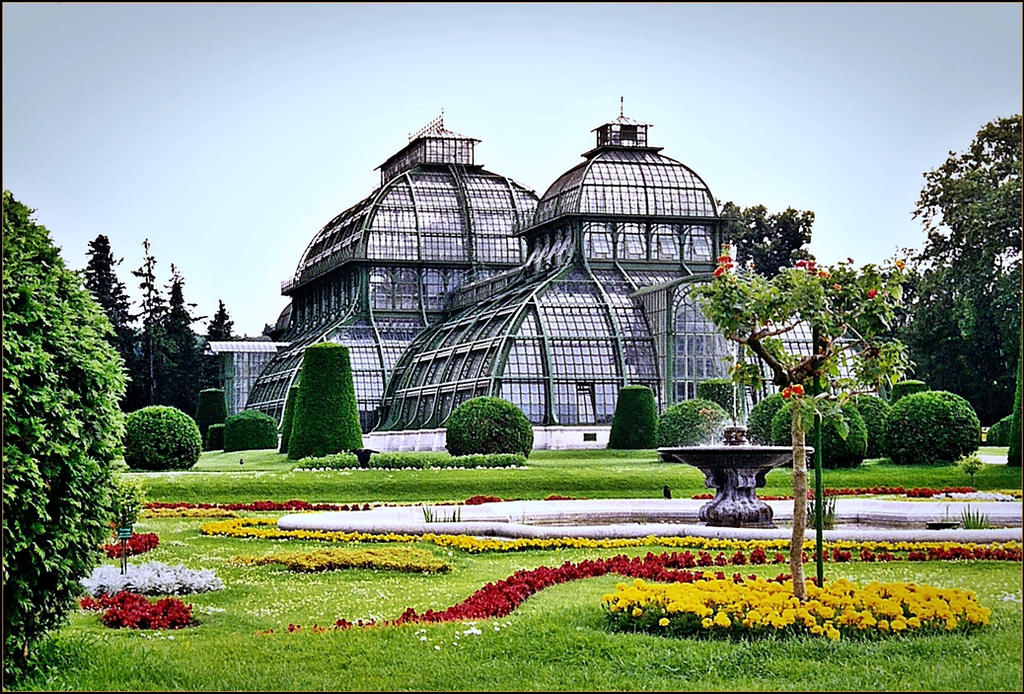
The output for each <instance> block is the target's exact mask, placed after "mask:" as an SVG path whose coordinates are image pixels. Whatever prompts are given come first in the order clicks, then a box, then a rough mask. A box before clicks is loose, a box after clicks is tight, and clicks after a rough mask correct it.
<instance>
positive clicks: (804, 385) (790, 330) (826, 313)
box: [693, 247, 908, 600]
mask: <svg viewBox="0 0 1024 694" xmlns="http://www.w3.org/2000/svg"><path fill="white" fill-rule="evenodd" d="M904 267H905V263H904V262H903V261H902V260H897V261H893V262H889V263H887V264H886V265H885V266H884V267H882V268H879V267H878V266H875V265H865V266H864V267H862V268H860V269H859V270H858V269H857V268H855V267H854V265H853V259H852V258H850V259H848V262H846V263H838V264H836V265H833V266H828V267H825V266H818V265H817V264H816V263H815V262H814V261H813V260H798V261H797V262H796V265H795V266H794V267H792V268H785V269H783V270H781V271H780V272H779V274H778V275H776V276H775V277H773V278H771V279H770V280H769V279H766V278H764V277H762V276H760V275H757V274H755V273H753V272H742V273H741V272H736V271H734V264H733V260H732V257H731V253H730V251H729V248H728V247H726V248H725V249H724V250H723V251H722V255H721V257H719V258H718V267H717V268H716V269H715V272H714V280H713V281H712V282H710V283H706V284H702V285H700V286H698V287H697V288H696V289H695V290H694V292H693V294H694V297H695V298H697V299H698V300H700V301H701V302H702V305H703V307H704V310H705V312H706V313H707V315H708V317H709V318H710V319H711V320H712V321H713V322H714V323H715V325H716V326H717V327H718V328H719V330H721V331H722V332H723V333H724V335H725V336H726V337H727V338H728V339H730V340H732V341H734V342H737V343H739V344H740V345H742V346H743V349H744V352H745V353H751V354H753V355H755V356H756V357H758V359H757V360H749V361H746V362H738V363H736V364H735V365H734V366H733V371H732V375H733V380H734V381H736V382H738V383H741V384H745V385H751V386H756V385H759V384H760V383H761V382H763V381H764V380H768V381H770V382H771V383H772V384H774V385H775V386H777V387H779V388H780V389H781V390H782V395H783V397H785V398H787V399H788V400H790V401H791V402H793V424H792V439H793V536H792V539H791V541H790V552H789V563H790V570H791V572H792V574H793V592H794V593H795V594H796V595H797V597H799V598H800V599H801V600H804V599H805V598H806V587H805V585H804V570H803V561H802V556H803V540H804V531H805V529H806V525H807V506H806V501H805V500H806V498H807V455H806V449H805V447H804V435H805V432H806V431H807V429H808V426H809V425H810V423H811V421H812V420H813V415H814V413H815V412H818V413H821V414H829V413H835V414H837V415H838V421H839V429H840V434H841V435H843V436H845V434H846V430H848V427H846V426H845V422H844V421H843V420H842V418H841V413H840V412H839V411H838V408H839V407H840V406H841V405H842V404H843V403H844V402H845V401H846V399H847V398H849V397H850V396H851V395H855V394H858V393H866V392H871V391H874V390H876V389H877V388H878V387H879V386H880V385H881V384H883V383H890V384H891V383H893V382H895V381H896V380H898V379H899V378H900V377H901V376H902V375H903V373H904V372H905V370H906V367H907V365H908V362H907V357H906V352H905V349H904V347H903V345H902V344H900V343H899V342H897V341H894V340H889V339H887V338H886V335H887V333H888V332H889V327H890V324H891V322H892V320H893V316H894V313H895V309H896V307H897V306H898V305H899V303H900V300H901V298H902V294H903V287H902V285H903V281H904V279H905V271H904ZM806 327H809V328H810V329H811V331H812V333H813V335H814V336H815V339H814V342H815V345H814V347H813V349H812V348H811V345H809V344H807V345H805V347H806V349H802V350H801V349H798V348H797V346H796V345H799V343H798V342H795V341H794V339H795V338H797V337H799V335H800V334H801V333H800V332H799V331H800V330H801V329H806ZM786 338H788V341H784V340H785V339H786ZM804 352H806V353H804ZM761 364H763V365H765V366H767V368H768V371H769V372H770V375H769V376H768V377H767V379H766V378H765V376H764V374H763V371H762V366H761Z"/></svg>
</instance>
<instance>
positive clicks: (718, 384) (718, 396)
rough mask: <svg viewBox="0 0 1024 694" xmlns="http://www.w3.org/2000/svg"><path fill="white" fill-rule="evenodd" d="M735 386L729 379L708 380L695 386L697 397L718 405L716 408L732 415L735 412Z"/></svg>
mask: <svg viewBox="0 0 1024 694" xmlns="http://www.w3.org/2000/svg"><path fill="white" fill-rule="evenodd" d="M736 389H737V386H736V384H735V383H733V382H732V379H731V378H709V379H708V380H706V381H701V382H700V383H698V384H697V397H698V398H701V399H703V400H710V401H711V402H714V403H718V406H719V407H721V408H722V409H723V410H725V411H726V412H727V413H728V414H730V415H732V414H733V413H735V412H736V407H735V403H736Z"/></svg>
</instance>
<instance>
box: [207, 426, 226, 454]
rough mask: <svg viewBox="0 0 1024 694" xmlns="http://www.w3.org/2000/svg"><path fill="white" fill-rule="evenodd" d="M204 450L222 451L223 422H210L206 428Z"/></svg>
mask: <svg viewBox="0 0 1024 694" xmlns="http://www.w3.org/2000/svg"><path fill="white" fill-rule="evenodd" d="M206 450H208V451H223V450H224V425H223V424H211V425H210V428H209V429H207V430H206Z"/></svg>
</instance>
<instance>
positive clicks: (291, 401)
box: [277, 384, 299, 453]
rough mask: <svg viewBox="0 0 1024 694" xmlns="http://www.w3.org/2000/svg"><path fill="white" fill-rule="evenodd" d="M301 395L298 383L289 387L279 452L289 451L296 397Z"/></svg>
mask: <svg viewBox="0 0 1024 694" xmlns="http://www.w3.org/2000/svg"><path fill="white" fill-rule="evenodd" d="M298 395H299V386H298V384H296V385H293V386H291V387H290V388H288V397H287V398H286V399H285V401H284V416H283V417H282V418H281V447H280V448H278V449H277V452H278V453H287V452H288V439H290V438H291V435H292V421H293V420H294V417H295V398H297V397H298Z"/></svg>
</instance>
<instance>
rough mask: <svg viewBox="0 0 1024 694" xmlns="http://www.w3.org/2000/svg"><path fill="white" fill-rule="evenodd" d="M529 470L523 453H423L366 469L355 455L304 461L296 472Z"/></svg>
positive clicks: (382, 457)
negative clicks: (456, 469) (454, 454)
mask: <svg viewBox="0 0 1024 694" xmlns="http://www.w3.org/2000/svg"><path fill="white" fill-rule="evenodd" d="M516 467H526V457H525V456H523V455H521V454H519V453H488V454H486V455H484V454H476V455H460V456H452V455H449V454H448V453H445V452H439V451H423V452H403V453H375V454H373V455H372V456H370V461H369V463H368V464H367V465H366V466H365V467H364V466H362V465H360V464H359V460H358V458H356V456H354V455H352V454H351V453H339V454H336V455H328V456H324V457H322V458H303V459H301V460H299V461H298V462H297V463H296V467H295V469H296V470H358V469H366V470H429V469H432V468H464V469H471V468H516Z"/></svg>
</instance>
